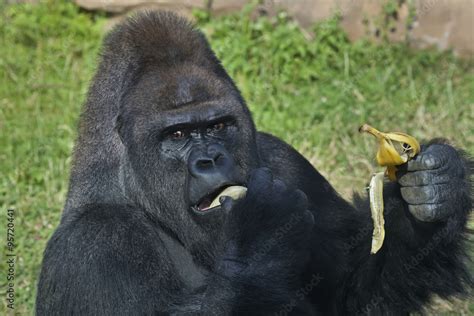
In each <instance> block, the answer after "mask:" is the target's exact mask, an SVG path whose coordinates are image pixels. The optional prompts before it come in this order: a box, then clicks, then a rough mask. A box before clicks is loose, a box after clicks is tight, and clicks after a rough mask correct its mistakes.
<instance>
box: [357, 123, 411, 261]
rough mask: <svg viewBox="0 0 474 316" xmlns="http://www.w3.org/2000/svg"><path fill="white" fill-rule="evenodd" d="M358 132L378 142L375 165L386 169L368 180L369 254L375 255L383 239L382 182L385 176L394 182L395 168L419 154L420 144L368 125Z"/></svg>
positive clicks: (407, 136)
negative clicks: (370, 241)
mask: <svg viewBox="0 0 474 316" xmlns="http://www.w3.org/2000/svg"><path fill="white" fill-rule="evenodd" d="M359 132H361V133H363V132H365V133H369V134H372V135H373V136H375V137H376V138H377V140H378V141H379V147H378V151H377V155H376V160H377V163H378V164H379V165H380V166H382V167H387V169H386V170H385V173H383V172H379V173H376V174H375V175H374V176H373V177H372V179H371V180H370V185H369V200H370V211H371V215H372V220H373V222H374V230H373V232H372V246H371V250H370V253H371V254H375V253H377V251H379V250H380V248H381V247H382V245H383V241H384V238H385V229H384V222H385V221H384V218H383V209H384V205H383V180H384V176H387V177H388V178H389V179H390V180H392V181H395V180H397V177H396V175H395V173H396V172H397V166H399V165H401V164H404V163H406V162H407V161H409V160H410V159H412V158H413V157H415V156H416V155H417V154H418V153H419V152H420V144H419V143H418V141H417V140H416V139H415V138H414V137H413V136H410V135H408V134H405V133H399V132H391V133H383V132H380V131H378V130H377V129H375V128H373V127H372V126H370V125H368V124H364V125H362V126H361V127H360V128H359Z"/></svg>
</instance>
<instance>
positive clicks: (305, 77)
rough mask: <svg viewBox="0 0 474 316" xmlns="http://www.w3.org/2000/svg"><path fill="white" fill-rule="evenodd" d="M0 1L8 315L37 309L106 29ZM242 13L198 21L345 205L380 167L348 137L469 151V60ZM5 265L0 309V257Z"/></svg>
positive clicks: (473, 90)
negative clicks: (10, 224)
mask: <svg viewBox="0 0 474 316" xmlns="http://www.w3.org/2000/svg"><path fill="white" fill-rule="evenodd" d="M1 6H2V5H1V4H0V79H1V84H0V131H1V132H0V148H1V150H0V210H2V213H1V214H2V215H1V217H0V218H1V221H0V224H1V225H0V236H2V239H3V240H2V241H1V244H2V258H4V256H3V255H6V254H7V253H8V250H7V249H6V248H5V247H4V243H5V239H6V235H7V234H6V226H7V212H6V210H7V208H13V209H14V210H15V212H14V225H15V246H16V247H15V249H14V253H15V254H16V259H17V262H16V264H15V273H16V275H15V277H16V278H15V286H14V289H15V291H16V293H15V310H16V313H17V314H21V315H23V314H32V313H33V306H34V298H35V291H36V282H37V277H38V273H39V269H40V263H41V258H42V252H43V250H44V247H45V244H46V242H47V240H48V238H49V237H50V236H51V234H52V232H53V230H54V228H55V227H56V226H57V224H58V222H59V218H60V214H61V209H62V207H63V204H64V199H65V194H66V191H67V185H68V174H69V167H70V162H71V160H70V157H71V151H72V147H73V143H74V139H75V137H76V125H77V119H78V115H79V112H80V107H81V105H82V103H83V101H84V98H85V94H86V92H87V87H88V84H89V82H90V80H91V77H92V75H93V72H94V68H95V66H96V65H97V56H98V52H99V47H100V42H101V38H102V37H103V34H104V29H105V25H106V24H107V22H106V17H104V16H102V15H100V14H91V13H86V12H81V11H79V10H78V9H77V8H76V7H75V6H74V5H72V4H67V3H65V2H58V1H54V2H53V1H45V2H43V4H42V5H38V6H30V5H21V6H8V7H6V8H3V7H1ZM250 16H252V15H251V14H249V13H248V10H247V11H243V12H242V13H238V14H235V15H231V16H225V17H219V18H210V17H209V16H208V15H207V14H206V13H203V12H197V13H196V17H197V20H198V23H199V25H200V26H201V27H202V29H203V30H204V31H205V33H206V34H207V35H208V36H209V39H210V42H211V44H212V46H213V48H214V49H215V51H216V53H217V55H218V56H219V58H221V59H222V62H223V64H224V66H225V67H226V68H227V70H228V71H229V73H230V75H231V76H232V77H233V78H234V79H235V80H236V83H237V85H238V87H239V88H240V89H241V91H242V93H243V95H244V97H245V98H246V99H247V101H248V104H249V107H250V109H251V111H252V114H253V117H254V119H255V121H256V124H257V126H258V127H259V129H261V130H263V131H267V132H271V133H274V134H276V135H277V136H279V137H281V138H283V139H284V140H285V141H287V142H289V143H291V144H292V145H294V146H295V147H296V148H297V149H298V150H300V151H301V152H302V153H303V154H304V155H305V156H306V157H307V158H308V159H309V160H310V161H311V162H312V163H313V164H314V165H315V166H316V167H317V168H318V169H319V170H321V172H322V173H323V174H324V176H326V177H327V178H328V179H329V180H330V181H331V183H332V184H333V185H334V186H335V187H336V189H337V190H338V191H340V192H341V193H342V194H343V195H344V196H345V197H347V198H350V196H351V193H352V191H359V192H361V191H363V190H364V188H365V186H366V184H367V182H368V181H369V179H370V176H371V174H372V173H373V172H374V171H378V170H380V168H378V167H377V166H376V164H375V159H374V155H375V146H376V144H375V141H374V139H372V138H371V137H369V136H367V135H361V134H359V133H358V132H357V129H358V127H359V125H361V124H362V123H365V122H367V123H369V124H371V125H373V126H375V127H377V128H379V129H381V130H386V131H396V130H399V131H404V132H407V133H409V134H411V135H414V136H415V137H417V138H418V139H420V140H423V139H429V138H432V137H439V136H442V137H446V138H448V139H450V140H451V141H452V142H453V143H454V144H456V145H458V146H460V147H463V148H465V149H466V150H467V151H468V152H469V153H470V154H471V155H472V154H473V153H474V133H473V131H472V122H473V121H474V62H473V61H472V60H460V59H456V58H455V57H454V56H453V55H452V54H450V53H438V52H435V51H413V50H411V49H410V48H409V47H407V46H406V45H404V44H394V45H389V44H383V45H378V46H377V45H374V44H371V43H369V42H366V41H358V42H356V43H350V42H349V41H348V40H347V38H346V36H345V34H344V33H343V32H342V31H341V30H340V29H339V27H338V20H337V18H334V19H331V20H330V21H328V22H325V23H323V24H320V25H318V26H315V28H314V29H313V30H310V31H309V33H308V32H306V33H305V34H304V35H303V34H302V33H301V31H300V29H299V27H298V26H297V25H295V24H294V23H292V22H291V20H290V19H289V18H288V17H287V16H286V15H285V14H284V13H281V14H279V15H278V16H277V17H275V18H260V19H257V20H253V19H251V18H250ZM313 31H314V36H313V37H312V38H311V39H308V34H313ZM310 37H311V36H310ZM471 226H473V225H471ZM473 267H474V266H473ZM0 271H1V272H2V274H1V275H0V277H1V281H0V284H1V285H2V290H1V291H0V293H1V295H2V300H1V301H2V303H1V304H0V314H4V311H5V310H6V300H5V299H4V295H5V294H4V293H5V289H6V283H7V282H6V278H7V276H6V274H5V271H7V265H6V262H5V260H2V262H1V263H0ZM434 301H435V302H434V304H433V305H432V308H433V309H434V310H435V311H436V312H434V313H436V314H439V313H452V314H453V315H457V314H472V315H474V304H473V303H472V302H471V303H470V302H469V301H467V300H465V299H464V300H460V301H454V302H452V303H447V302H444V301H443V302H439V301H438V300H436V299H435V300H434Z"/></svg>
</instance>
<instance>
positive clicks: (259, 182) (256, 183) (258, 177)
mask: <svg viewBox="0 0 474 316" xmlns="http://www.w3.org/2000/svg"><path fill="white" fill-rule="evenodd" d="M272 181H273V175H272V172H271V171H270V169H268V168H258V169H256V170H254V171H252V173H251V174H250V179H249V183H248V190H249V192H250V193H252V192H254V191H256V192H258V191H260V190H262V189H264V188H267V189H268V188H270V187H271V183H272Z"/></svg>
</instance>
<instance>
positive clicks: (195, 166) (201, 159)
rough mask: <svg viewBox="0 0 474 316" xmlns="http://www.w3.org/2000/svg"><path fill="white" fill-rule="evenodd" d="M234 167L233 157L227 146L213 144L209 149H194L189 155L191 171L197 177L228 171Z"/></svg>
mask: <svg viewBox="0 0 474 316" xmlns="http://www.w3.org/2000/svg"><path fill="white" fill-rule="evenodd" d="M231 167H232V159H230V155H229V154H228V153H227V151H226V150H225V148H224V147H223V146H220V145H212V146H209V147H208V148H207V150H199V151H193V152H192V153H191V155H190V157H189V171H190V172H191V174H192V175H193V176H195V177H202V176H209V175H210V174H213V173H224V174H225V173H226V172H227V171H228V170H229V169H230V168H231Z"/></svg>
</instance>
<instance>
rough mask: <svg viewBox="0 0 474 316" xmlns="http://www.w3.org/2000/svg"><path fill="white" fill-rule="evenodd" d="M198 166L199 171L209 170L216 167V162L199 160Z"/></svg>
mask: <svg viewBox="0 0 474 316" xmlns="http://www.w3.org/2000/svg"><path fill="white" fill-rule="evenodd" d="M196 165H197V167H198V168H199V169H207V168H210V167H212V166H214V160H212V159H199V160H198V161H197V162H196Z"/></svg>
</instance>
